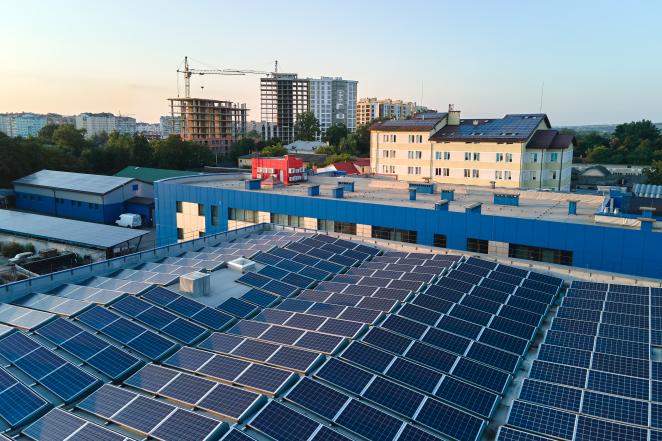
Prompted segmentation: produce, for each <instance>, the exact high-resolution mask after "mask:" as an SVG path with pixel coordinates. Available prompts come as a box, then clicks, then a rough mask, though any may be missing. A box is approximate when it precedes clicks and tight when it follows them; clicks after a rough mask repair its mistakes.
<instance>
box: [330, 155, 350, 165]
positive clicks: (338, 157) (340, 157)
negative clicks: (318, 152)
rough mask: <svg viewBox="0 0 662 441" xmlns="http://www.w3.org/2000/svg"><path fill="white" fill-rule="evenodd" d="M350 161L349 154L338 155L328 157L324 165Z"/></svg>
mask: <svg viewBox="0 0 662 441" xmlns="http://www.w3.org/2000/svg"><path fill="white" fill-rule="evenodd" d="M351 159H352V155H350V154H349V153H338V154H335V155H329V156H327V158H326V159H325V160H324V165H329V164H335V163H336V162H347V161H350V160H351Z"/></svg>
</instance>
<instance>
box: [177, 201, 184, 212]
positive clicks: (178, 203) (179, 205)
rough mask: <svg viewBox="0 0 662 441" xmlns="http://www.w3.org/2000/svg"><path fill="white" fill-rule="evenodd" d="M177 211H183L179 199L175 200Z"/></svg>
mask: <svg viewBox="0 0 662 441" xmlns="http://www.w3.org/2000/svg"><path fill="white" fill-rule="evenodd" d="M177 213H183V209H182V202H181V201H177Z"/></svg>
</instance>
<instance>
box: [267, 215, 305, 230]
mask: <svg viewBox="0 0 662 441" xmlns="http://www.w3.org/2000/svg"><path fill="white" fill-rule="evenodd" d="M271 223H272V224H276V225H284V226H286V227H303V226H304V218H303V217H302V216H290V215H288V214H279V213H271Z"/></svg>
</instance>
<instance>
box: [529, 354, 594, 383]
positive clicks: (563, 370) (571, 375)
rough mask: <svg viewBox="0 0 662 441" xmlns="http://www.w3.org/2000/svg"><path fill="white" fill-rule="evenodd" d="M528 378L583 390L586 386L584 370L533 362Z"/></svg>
mask: <svg viewBox="0 0 662 441" xmlns="http://www.w3.org/2000/svg"><path fill="white" fill-rule="evenodd" d="M529 378H534V379H538V380H542V381H547V382H550V383H557V384H565V385H568V386H574V387H579V388H583V387H584V385H585V384H586V370H585V369H580V368H576V367H573V366H565V365H560V364H555V363H549V362H546V361H540V360H535V361H534V362H533V366H532V367H531V373H530V374H529Z"/></svg>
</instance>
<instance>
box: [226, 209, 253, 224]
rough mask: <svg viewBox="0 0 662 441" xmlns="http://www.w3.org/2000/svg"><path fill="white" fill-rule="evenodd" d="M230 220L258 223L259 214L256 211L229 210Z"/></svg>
mask: <svg viewBox="0 0 662 441" xmlns="http://www.w3.org/2000/svg"><path fill="white" fill-rule="evenodd" d="M228 219H229V220H234V221H240V222H252V223H254V224H256V223H257V220H258V213H257V211H255V210H243V209H241V208H229V209H228Z"/></svg>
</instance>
